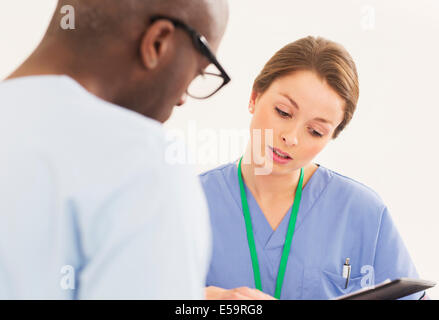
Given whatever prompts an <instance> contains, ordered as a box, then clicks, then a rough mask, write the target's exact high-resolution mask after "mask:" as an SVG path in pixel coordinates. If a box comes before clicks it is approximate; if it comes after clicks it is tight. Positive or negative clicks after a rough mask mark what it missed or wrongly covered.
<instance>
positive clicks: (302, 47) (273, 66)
mask: <svg viewBox="0 0 439 320" xmlns="http://www.w3.org/2000/svg"><path fill="white" fill-rule="evenodd" d="M299 70H310V71H314V72H315V73H316V74H317V75H318V76H319V77H321V78H322V79H324V80H325V81H326V82H327V83H328V85H329V86H330V87H331V88H332V89H334V90H335V92H337V93H338V94H339V95H340V97H342V98H343V99H344V100H345V102H346V105H345V109H344V117H343V121H342V122H341V123H340V124H339V126H338V127H337V128H336V129H335V131H334V134H333V136H332V138H333V139H335V138H337V136H338V135H339V133H340V132H341V131H342V130H343V129H344V128H345V127H346V125H347V124H348V123H349V122H350V121H351V119H352V116H353V115H354V111H355V108H356V106H357V102H358V97H359V94H360V90H359V84H358V74H357V69H356V67H355V63H354V60H353V59H352V57H351V55H350V54H349V53H348V52H347V51H346V49H345V48H344V47H343V46H341V45H339V44H337V43H335V42H333V41H330V40H327V39H324V38H321V37H317V38H316V37H312V36H309V37H306V38H302V39H299V40H297V41H295V42H292V43H290V44H288V45H286V46H285V47H283V48H282V49H280V50H279V51H278V52H276V53H275V55H274V56H273V57H272V58H271V59H270V60H269V61H268V62H267V64H266V65H265V66H264V68H263V69H262V71H261V73H260V74H259V75H258V77H257V78H256V80H255V82H254V84H253V90H254V91H255V92H257V93H260V94H263V93H264V92H265V91H266V90H267V89H268V88H269V87H270V85H271V84H272V83H273V81H275V80H276V79H278V78H280V77H283V76H285V75H288V74H290V73H292V72H294V71H299Z"/></svg>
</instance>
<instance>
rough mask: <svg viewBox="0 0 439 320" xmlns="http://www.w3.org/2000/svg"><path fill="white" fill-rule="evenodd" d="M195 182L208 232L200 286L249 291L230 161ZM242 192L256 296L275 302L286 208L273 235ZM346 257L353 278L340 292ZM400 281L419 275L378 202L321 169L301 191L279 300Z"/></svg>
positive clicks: (336, 293) (246, 254)
mask: <svg viewBox="0 0 439 320" xmlns="http://www.w3.org/2000/svg"><path fill="white" fill-rule="evenodd" d="M200 180H201V183H202V185H203V188H204V191H205V194H206V197H207V201H208V205H209V211H210V219H211V224H212V231H213V252H212V260H211V264H210V268H209V272H208V275H207V280H206V286H218V287H222V288H226V289H232V288H236V287H242V286H247V287H250V288H254V287H255V283H254V275H253V268H252V263H251V257H250V251H249V247H248V241H247V234H246V229H245V221H244V216H243V213H242V206H241V198H240V190H239V181H238V168H237V166H236V162H233V163H229V164H226V165H223V166H220V167H218V168H216V169H213V170H210V171H207V172H205V173H203V174H201V175H200ZM245 188H246V194H247V201H248V205H249V209H250V214H251V218H252V224H253V230H254V237H255V243H256V248H257V254H258V259H259V266H260V272H261V279H262V289H263V291H264V292H265V293H267V294H270V295H272V296H274V292H275V286H276V278H277V273H278V268H279V264H280V259H281V255H282V249H283V245H284V242H285V236H286V232H287V228H288V222H289V219H290V215H291V208H290V209H289V210H288V212H287V214H286V215H285V217H284V218H283V220H282V222H281V223H280V225H279V226H278V228H277V229H276V230H275V231H273V229H272V228H271V226H270V224H269V223H268V221H267V220H266V218H265V216H264V214H263V212H262V211H261V209H260V208H259V206H258V204H257V202H256V200H255V198H254V197H253V195H252V193H251V192H250V190H249V189H248V188H247V186H245ZM346 258H350V264H351V277H350V281H349V285H348V287H347V288H346V289H345V283H346V280H345V278H343V276H342V275H343V264H344V263H345V260H346ZM401 277H409V278H418V274H417V272H416V269H415V266H414V264H413V262H412V260H411V258H410V256H409V253H408V251H407V249H406V247H405V246H404V243H403V241H402V239H401V237H400V235H399V234H398V231H397V229H396V228H395V225H394V224H393V222H392V219H391V216H390V214H389V211H388V209H387V207H386V206H385V204H384V203H383V201H382V199H381V198H380V197H379V196H378V194H377V193H375V192H374V191H373V190H371V189H370V188H368V187H366V186H365V185H363V184H361V183H359V182H357V181H354V180H352V179H350V178H347V177H345V176H343V175H341V174H338V173H336V172H334V171H332V170H330V169H327V168H325V167H323V166H321V165H319V167H318V169H317V170H316V171H315V172H314V174H313V175H312V177H311V178H310V179H309V181H308V183H307V184H306V185H305V187H304V189H303V192H302V200H301V203H300V208H299V212H298V216H297V222H296V228H295V232H294V237H293V240H292V245H291V251H290V255H289V259H288V265H287V269H286V272H285V278H284V283H283V287H282V294H281V299H331V298H335V297H337V296H340V295H343V294H347V293H350V292H353V291H356V290H359V289H362V288H363V287H364V286H368V285H371V284H373V283H374V284H375V285H377V284H379V283H381V282H383V281H385V280H387V279H390V280H393V279H396V278H401ZM422 295H423V292H420V293H416V294H413V295H410V296H407V297H405V298H404V299H419V298H421V296H422Z"/></svg>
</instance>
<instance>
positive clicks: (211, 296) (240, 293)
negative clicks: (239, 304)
mask: <svg viewBox="0 0 439 320" xmlns="http://www.w3.org/2000/svg"><path fill="white" fill-rule="evenodd" d="M205 292H206V299H207V300H276V299H275V298H273V297H272V296H270V295H268V294H266V293H263V292H262V291H260V290H257V289H251V288H248V287H239V288H234V289H230V290H227V289H223V288H219V287H214V286H210V287H207V288H206V291H205Z"/></svg>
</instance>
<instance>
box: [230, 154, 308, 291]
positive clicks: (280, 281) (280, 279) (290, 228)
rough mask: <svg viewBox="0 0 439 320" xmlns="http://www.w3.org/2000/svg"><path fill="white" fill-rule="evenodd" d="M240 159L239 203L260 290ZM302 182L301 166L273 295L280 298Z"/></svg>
mask: <svg viewBox="0 0 439 320" xmlns="http://www.w3.org/2000/svg"><path fill="white" fill-rule="evenodd" d="M241 161H242V158H241V159H240V160H239V167H238V178H239V187H240V189H241V203H242V210H243V212H244V219H245V228H246V230H247V240H248V246H249V248H250V255H251V258H252V265H253V274H254V277H255V286H256V289H259V290H260V291H262V283H261V274H260V271H259V262H258V255H257V252H256V245H255V238H254V236H253V228H252V220H251V217H250V210H249V209H248V203H247V196H246V194H245V188H244V182H243V181H242V171H241ZM302 183H303V168H301V169H300V179H299V184H298V185H297V190H296V195H295V197H294V203H293V208H292V209H291V216H290V222H289V224H288V231H287V236H286V237H285V244H284V249H283V251H282V258H281V260H280V265H279V271H278V273H277V280H276V291H275V293H274V297H275V298H276V299H280V294H281V290H282V284H283V281H284V276H285V270H286V268H287V262H288V256H289V253H290V248H291V241H292V240H293V234H294V228H295V226H296V219H297V213H298V211H299V206H300V199H301V198H302Z"/></svg>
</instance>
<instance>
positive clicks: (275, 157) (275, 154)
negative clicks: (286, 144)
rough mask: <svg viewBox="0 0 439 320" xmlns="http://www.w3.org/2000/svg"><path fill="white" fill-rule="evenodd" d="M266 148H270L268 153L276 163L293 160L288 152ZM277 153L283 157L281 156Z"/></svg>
mask: <svg viewBox="0 0 439 320" xmlns="http://www.w3.org/2000/svg"><path fill="white" fill-rule="evenodd" d="M268 149H269V150H270V155H271V157H272V158H273V161H274V162H276V163H279V164H286V163H288V162H289V161H291V160H293V158H292V157H291V156H290V155H289V154H288V153H286V152H283V151H282V150H280V149H278V148H273V147H268ZM279 154H280V155H282V156H285V157H282V156H280V155H279Z"/></svg>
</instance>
